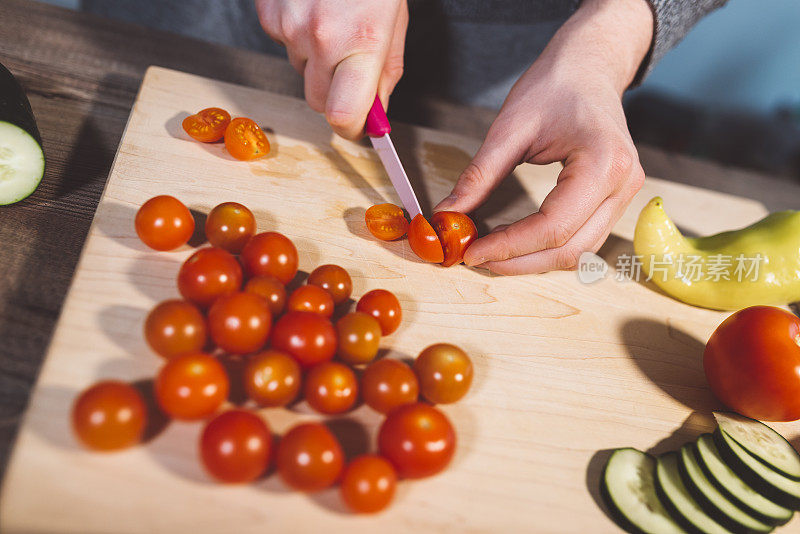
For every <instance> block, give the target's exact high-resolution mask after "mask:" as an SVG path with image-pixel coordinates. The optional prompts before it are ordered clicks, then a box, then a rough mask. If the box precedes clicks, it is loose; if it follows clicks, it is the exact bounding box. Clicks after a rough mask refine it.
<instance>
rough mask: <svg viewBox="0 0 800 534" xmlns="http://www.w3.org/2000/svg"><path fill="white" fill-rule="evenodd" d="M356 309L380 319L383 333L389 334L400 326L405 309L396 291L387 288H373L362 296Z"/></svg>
mask: <svg viewBox="0 0 800 534" xmlns="http://www.w3.org/2000/svg"><path fill="white" fill-rule="evenodd" d="M356 311H360V312H363V313H366V314H367V315H371V316H373V317H374V318H375V319H377V320H378V323H380V325H381V333H382V334H383V335H384V336H388V335H389V334H391V333H392V332H394V331H395V330H397V327H398V326H400V321H401V320H402V319H403V310H402V309H401V308H400V301H399V300H397V297H395V296H394V293H391V292H390V291H386V290H385V289H373V290H372V291H370V292H368V293H366V294H365V295H364V296H363V297H361V298H360V299H359V301H358V304H356Z"/></svg>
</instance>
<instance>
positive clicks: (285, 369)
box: [243, 349, 301, 406]
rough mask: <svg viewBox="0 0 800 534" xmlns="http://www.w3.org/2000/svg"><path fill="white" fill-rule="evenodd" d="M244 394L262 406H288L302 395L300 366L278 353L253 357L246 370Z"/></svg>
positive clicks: (270, 351) (264, 353)
mask: <svg viewBox="0 0 800 534" xmlns="http://www.w3.org/2000/svg"><path fill="white" fill-rule="evenodd" d="M243 379H244V390H245V392H246V393H247V396H248V397H250V398H251V399H253V400H254V401H255V402H256V403H257V404H258V405H259V406H286V405H287V404H289V403H290V402H292V401H293V400H294V399H296V398H297V394H298V393H299V392H300V381H301V376H300V364H299V363H297V360H295V359H294V358H292V357H291V356H289V355H288V354H286V353H285V352H281V351H279V350H275V349H269V350H265V351H264V352H259V353H258V354H253V355H252V356H250V357H249V358H248V360H247V365H246V366H245V369H244V377H243Z"/></svg>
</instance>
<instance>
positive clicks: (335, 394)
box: [303, 362, 358, 414]
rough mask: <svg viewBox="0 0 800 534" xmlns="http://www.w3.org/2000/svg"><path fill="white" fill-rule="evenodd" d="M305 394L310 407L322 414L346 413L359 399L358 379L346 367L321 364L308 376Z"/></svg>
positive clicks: (337, 364)
mask: <svg viewBox="0 0 800 534" xmlns="http://www.w3.org/2000/svg"><path fill="white" fill-rule="evenodd" d="M303 393H304V396H305V399H306V401H308V405H309V406H311V407H312V408H313V409H314V410H316V411H318V412H320V413H325V414H334V413H342V412H346V411H347V410H349V409H350V408H352V407H353V405H354V404H355V403H356V399H357V398H358V379H357V378H356V375H355V373H354V372H353V370H352V369H350V368H349V367H348V366H346V365H343V364H341V363H338V362H325V363H321V364H319V365H315V366H314V367H312V368H311V370H310V371H309V372H308V374H307V375H306V378H305V385H304V386H303Z"/></svg>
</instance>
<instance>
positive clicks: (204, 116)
mask: <svg viewBox="0 0 800 534" xmlns="http://www.w3.org/2000/svg"><path fill="white" fill-rule="evenodd" d="M230 122H231V114H230V113H228V112H227V111H225V110H224V109H220V108H206V109H203V110H200V111H198V112H197V113H195V114H194V115H189V116H188V117H186V118H185V119H183V129H184V131H185V132H186V133H187V134H189V135H190V136H191V138H192V139H194V140H196V141H200V142H202V143H213V142H214V141H219V140H220V139H222V136H223V135H225V128H227V127H228V124H229V123H230Z"/></svg>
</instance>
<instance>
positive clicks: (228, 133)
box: [225, 117, 269, 161]
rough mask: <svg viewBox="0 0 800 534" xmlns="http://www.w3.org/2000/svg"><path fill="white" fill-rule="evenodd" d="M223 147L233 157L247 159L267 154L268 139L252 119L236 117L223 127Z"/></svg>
mask: <svg viewBox="0 0 800 534" xmlns="http://www.w3.org/2000/svg"><path fill="white" fill-rule="evenodd" d="M225 148H227V149H228V152H229V153H230V155H231V156H233V157H234V158H236V159H241V160H245V161H247V160H251V159H256V158H262V157H264V156H266V155H267V154H269V140H268V139H267V135H266V134H265V133H264V130H262V129H261V127H259V125H258V124H256V123H255V121H254V120H252V119H247V118H244V117H237V118H235V119H233V120H232V121H231V122H230V124H228V127H227V128H225Z"/></svg>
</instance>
